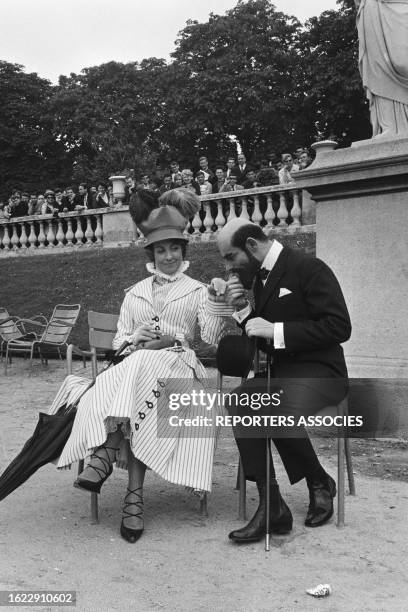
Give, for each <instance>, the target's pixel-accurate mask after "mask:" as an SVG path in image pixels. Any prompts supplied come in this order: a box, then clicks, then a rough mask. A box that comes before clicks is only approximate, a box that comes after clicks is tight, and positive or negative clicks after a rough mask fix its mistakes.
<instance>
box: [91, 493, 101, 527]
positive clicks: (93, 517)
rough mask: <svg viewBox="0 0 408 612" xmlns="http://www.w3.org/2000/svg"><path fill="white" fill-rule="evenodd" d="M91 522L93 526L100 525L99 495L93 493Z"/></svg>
mask: <svg viewBox="0 0 408 612" xmlns="http://www.w3.org/2000/svg"><path fill="white" fill-rule="evenodd" d="M91 522H92V524H93V525H97V524H98V523H99V511H98V494H97V493H91Z"/></svg>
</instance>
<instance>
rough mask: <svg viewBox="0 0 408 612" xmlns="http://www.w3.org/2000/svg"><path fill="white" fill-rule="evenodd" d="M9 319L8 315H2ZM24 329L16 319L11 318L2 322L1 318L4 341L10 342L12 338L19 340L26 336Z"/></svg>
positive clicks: (0, 327)
mask: <svg viewBox="0 0 408 612" xmlns="http://www.w3.org/2000/svg"><path fill="white" fill-rule="evenodd" d="M2 318H4V319H7V318H8V317H2ZM24 333H25V332H24V330H22V329H20V328H19V327H18V325H17V323H16V322H15V321H14V319H9V320H8V321H7V322H5V323H2V322H1V319H0V338H1V339H2V340H3V342H9V341H10V340H17V339H18V338H21V337H22V336H24Z"/></svg>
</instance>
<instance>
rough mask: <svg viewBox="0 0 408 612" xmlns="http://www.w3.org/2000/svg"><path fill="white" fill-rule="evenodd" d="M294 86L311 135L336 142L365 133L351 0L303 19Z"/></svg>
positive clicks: (367, 125)
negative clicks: (301, 96)
mask: <svg viewBox="0 0 408 612" xmlns="http://www.w3.org/2000/svg"><path fill="white" fill-rule="evenodd" d="M299 50H300V61H299V65H298V78H297V82H298V83H299V86H301V87H302V88H303V89H304V94H305V97H304V105H303V113H304V117H305V119H306V121H308V123H309V126H311V125H312V124H314V125H315V126H316V131H315V133H313V134H312V135H313V137H314V139H316V138H317V137H318V136H319V134H318V132H320V136H321V137H325V138H329V137H330V138H334V139H335V140H336V141H337V142H338V143H339V144H340V145H342V146H349V145H350V144H351V143H352V142H353V141H356V140H362V139H364V138H369V137H370V136H371V127H370V120H369V112H368V107H367V103H366V100H365V96H364V92H363V87H362V84H361V78H360V74H359V71H358V36H357V30H356V25H355V9H354V2H353V1H351V2H350V1H349V0H347V1H343V2H341V7H340V9H339V10H338V11H325V12H324V13H322V14H321V15H320V16H319V17H313V18H312V19H310V20H309V21H308V22H307V23H306V27H305V30H304V31H303V33H302V35H301V37H300V40H299Z"/></svg>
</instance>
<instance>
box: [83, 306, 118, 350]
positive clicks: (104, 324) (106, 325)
mask: <svg viewBox="0 0 408 612" xmlns="http://www.w3.org/2000/svg"><path fill="white" fill-rule="evenodd" d="M118 319H119V315H117V314H110V313H104V312H95V311H94V310H90V311H89V312H88V325H89V345H90V347H91V348H95V349H96V350H97V351H109V350H112V340H113V338H114V336H115V334H116V331H117V324H118Z"/></svg>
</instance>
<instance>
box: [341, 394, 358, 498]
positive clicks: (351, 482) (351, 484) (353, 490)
mask: <svg viewBox="0 0 408 612" xmlns="http://www.w3.org/2000/svg"><path fill="white" fill-rule="evenodd" d="M343 414H344V415H345V416H348V404H347V401H345V403H344V408H343ZM344 451H345V455H346V466H347V478H348V485H349V493H350V495H355V494H356V485H355V481H354V472H353V458H352V456H351V451H350V439H349V437H348V429H347V426H346V427H345V436H344Z"/></svg>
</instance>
